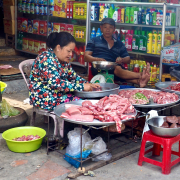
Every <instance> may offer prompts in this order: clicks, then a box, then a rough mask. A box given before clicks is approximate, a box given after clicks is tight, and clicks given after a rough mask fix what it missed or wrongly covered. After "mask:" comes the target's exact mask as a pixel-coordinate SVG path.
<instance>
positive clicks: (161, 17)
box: [159, 12, 163, 26]
mask: <svg viewBox="0 0 180 180" xmlns="http://www.w3.org/2000/svg"><path fill="white" fill-rule="evenodd" d="M159 24H160V25H161V26H162V25H163V12H160V20H159Z"/></svg>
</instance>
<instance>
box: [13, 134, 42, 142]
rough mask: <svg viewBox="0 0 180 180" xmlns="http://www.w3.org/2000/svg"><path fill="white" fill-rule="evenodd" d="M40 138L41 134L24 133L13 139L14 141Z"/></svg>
mask: <svg viewBox="0 0 180 180" xmlns="http://www.w3.org/2000/svg"><path fill="white" fill-rule="evenodd" d="M39 138H40V136H38V135H35V136H34V135H27V136H25V135H23V136H21V137H17V138H14V139H12V140H13V141H32V140H36V139H39Z"/></svg>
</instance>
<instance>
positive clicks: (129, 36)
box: [125, 30, 132, 51]
mask: <svg viewBox="0 0 180 180" xmlns="http://www.w3.org/2000/svg"><path fill="white" fill-rule="evenodd" d="M125 46H126V49H127V50H128V51H132V34H130V30H128V32H127V34H126V37H125Z"/></svg>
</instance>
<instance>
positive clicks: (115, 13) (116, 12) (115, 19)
mask: <svg viewBox="0 0 180 180" xmlns="http://www.w3.org/2000/svg"><path fill="white" fill-rule="evenodd" d="M112 19H114V21H115V22H118V9H117V8H116V9H115V11H114V13H113V17H112Z"/></svg>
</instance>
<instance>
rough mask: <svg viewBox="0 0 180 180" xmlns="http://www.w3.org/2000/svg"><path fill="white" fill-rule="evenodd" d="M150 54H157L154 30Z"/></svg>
mask: <svg viewBox="0 0 180 180" xmlns="http://www.w3.org/2000/svg"><path fill="white" fill-rule="evenodd" d="M152 54H157V33H156V32H154V34H153V40H152Z"/></svg>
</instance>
